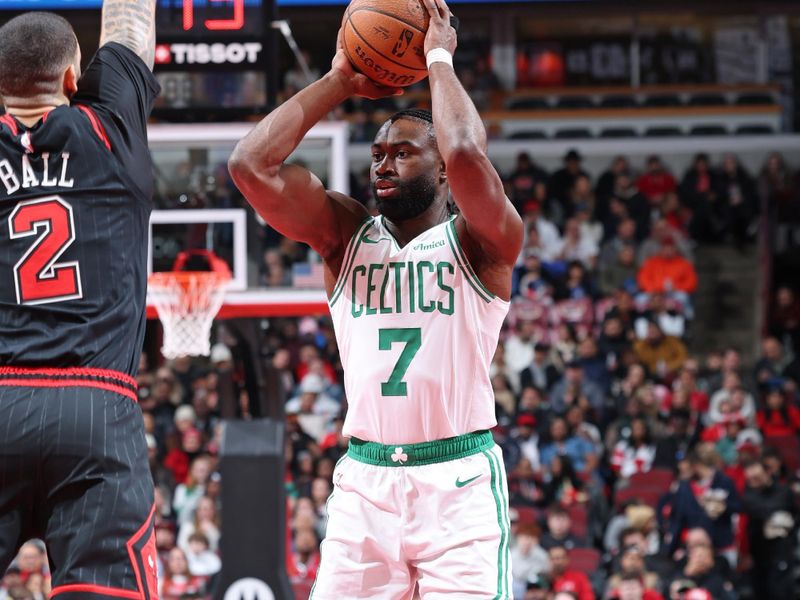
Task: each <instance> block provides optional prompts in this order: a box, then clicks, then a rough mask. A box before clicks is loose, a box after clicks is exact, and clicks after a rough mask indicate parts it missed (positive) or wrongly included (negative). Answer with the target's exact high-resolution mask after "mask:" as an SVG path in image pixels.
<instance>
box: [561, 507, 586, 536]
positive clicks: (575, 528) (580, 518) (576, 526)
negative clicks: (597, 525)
mask: <svg viewBox="0 0 800 600" xmlns="http://www.w3.org/2000/svg"><path fill="white" fill-rule="evenodd" d="M566 511H567V514H569V518H570V519H571V520H572V529H571V531H572V533H573V534H574V535H575V536H576V537H578V538H580V539H582V540H585V539H586V534H587V533H589V513H588V512H587V510H586V505H585V504H573V505H571V506H568V507H566Z"/></svg>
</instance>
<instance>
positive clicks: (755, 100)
mask: <svg viewBox="0 0 800 600" xmlns="http://www.w3.org/2000/svg"><path fill="white" fill-rule="evenodd" d="M735 104H738V105H739V106H762V105H764V104H775V98H774V97H773V96H772V95H771V94H739V95H738V96H737V97H736V101H735Z"/></svg>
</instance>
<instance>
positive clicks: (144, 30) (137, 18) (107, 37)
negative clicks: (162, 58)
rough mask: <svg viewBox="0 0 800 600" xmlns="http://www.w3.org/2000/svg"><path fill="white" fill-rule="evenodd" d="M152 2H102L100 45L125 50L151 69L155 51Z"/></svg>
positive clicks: (148, 0) (129, 0)
mask: <svg viewBox="0 0 800 600" xmlns="http://www.w3.org/2000/svg"><path fill="white" fill-rule="evenodd" d="M155 12H156V3H155V0H103V24H102V28H101V32H100V45H101V46H102V45H103V44H106V43H108V42H117V43H119V44H122V45H123V46H126V47H127V48H129V49H130V50H132V51H133V52H134V53H136V54H137V55H138V56H139V58H141V59H142V60H143V61H144V62H145V64H146V65H147V66H148V67H150V69H151V70H152V69H153V62H154V60H155V47H156V27H155Z"/></svg>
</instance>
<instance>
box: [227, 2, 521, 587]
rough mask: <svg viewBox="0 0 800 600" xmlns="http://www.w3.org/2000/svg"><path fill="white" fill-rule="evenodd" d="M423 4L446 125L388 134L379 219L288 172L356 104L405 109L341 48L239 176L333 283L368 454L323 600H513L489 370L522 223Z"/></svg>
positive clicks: (440, 14) (273, 117)
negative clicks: (353, 99)
mask: <svg viewBox="0 0 800 600" xmlns="http://www.w3.org/2000/svg"><path fill="white" fill-rule="evenodd" d="M423 1H424V2H425V3H427V4H426V6H427V9H428V11H429V12H430V16H431V20H430V28H429V30H428V32H427V34H426V37H425V53H426V55H427V58H428V61H429V67H428V70H429V76H430V88H431V103H432V115H431V113H428V112H426V111H420V110H408V111H403V112H400V113H398V114H396V115H394V116H393V117H392V118H391V119H389V121H387V122H386V123H385V124H384V125H383V126H382V127H381V129H380V131H379V132H378V134H377V136H376V138H375V141H374V143H373V145H372V167H371V180H372V188H373V192H374V195H375V201H376V204H377V207H378V211H379V212H380V215H379V216H377V217H374V218H371V217H370V216H369V215H368V213H367V211H366V209H364V208H363V207H362V206H361V205H360V204H359V203H358V202H356V201H355V200H353V199H352V198H348V197H346V196H344V195H342V194H339V193H336V192H332V191H326V190H325V189H324V188H323V186H322V184H321V183H320V182H319V180H318V179H317V178H316V177H314V176H313V175H312V174H311V173H309V172H308V171H307V170H305V169H303V168H301V167H299V166H296V165H290V164H284V160H285V159H286V157H288V156H289V155H290V154H291V152H292V151H293V150H294V149H295V147H296V146H297V144H298V143H299V142H300V140H301V139H302V138H303V136H304V134H305V133H306V132H307V131H308V130H309V129H310V128H311V127H312V126H313V125H314V123H316V122H317V121H319V120H320V119H322V118H324V117H325V115H327V114H328V112H330V111H331V109H333V108H334V107H335V106H336V105H337V104H339V103H340V102H342V101H344V100H345V99H346V98H348V97H349V96H352V95H360V96H365V97H368V98H377V97H380V96H385V95H390V94H394V93H396V92H397V90H393V89H386V88H381V87H378V86H376V85H375V84H373V83H371V82H370V81H369V80H368V79H367V78H366V77H364V76H363V75H361V74H358V73H355V72H354V71H353V68H352V67H351V65H350V63H349V62H348V60H347V58H346V55H345V54H344V51H343V50H342V48H341V42H340V46H339V49H338V51H337V53H336V56H335V57H334V59H333V63H332V68H331V70H330V71H329V72H328V73H327V74H326V75H325V76H324V77H323V78H322V79H321V80H319V81H317V82H315V83H313V84H311V85H310V86H308V87H307V88H305V89H304V90H302V91H300V92H299V93H298V94H297V95H295V96H293V97H292V98H291V99H290V100H288V101H287V102H285V103H284V104H283V105H281V106H280V107H279V108H277V109H276V110H275V111H273V112H272V113H271V114H270V115H269V116H267V117H266V118H265V119H264V120H263V121H262V122H261V123H259V125H258V126H257V127H256V128H255V129H254V130H253V131H252V132H251V133H250V134H248V136H247V137H245V138H244V139H243V140H241V141H240V142H239V144H238V145H237V147H236V149H235V150H234V153H233V156H232V157H231V159H230V168H231V173H232V175H233V177H234V179H235V181H236V183H237V185H238V186H239V187H240V189H241V190H242V191H243V192H244V194H245V195H246V196H247V198H248V199H249V201H250V202H251V203H252V205H253V206H254V207H255V208H256V209H257V210H258V211H259V213H260V214H261V215H262V216H263V217H264V218H265V219H266V220H267V221H268V222H269V224H270V225H271V226H273V227H275V228H276V229H278V230H279V231H280V232H282V233H283V234H285V235H287V236H288V237H291V238H293V239H295V240H300V241H302V242H305V243H308V244H310V245H311V246H312V247H313V248H314V249H315V250H316V251H317V252H319V253H320V255H321V256H322V258H323V260H324V262H325V266H326V271H325V275H326V288H327V293H328V301H329V305H330V310H331V314H332V316H333V322H334V326H335V329H336V338H337V340H338V344H339V350H340V352H341V358H342V363H343V364H344V368H345V387H346V392H347V400H348V404H349V411H348V413H347V417H346V421H345V425H344V433H345V434H346V435H348V436H351V438H350V445H349V450H348V453H347V455H346V456H345V457H344V458H343V459H342V460H341V461H340V462H339V463H338V465H337V467H336V470H335V473H334V476H333V483H334V492H333V494H332V496H331V498H330V500H329V503H328V512H329V515H330V521H329V524H328V530H327V536H326V538H325V541H324V542H323V543H322V563H321V566H320V571H319V574H318V577H317V581H316V584H315V587H314V589H313V592H312V596H311V597H312V598H313V599H314V600H340V599H342V598H380V599H382V600H394V599H398V600H400V599H403V600H404V599H410V598H411V597H412V594H413V592H414V588H415V586H419V592H420V594H421V596H422V597H423V598H425V599H426V600H436V599H437V598H453V599H455V598H458V599H465V598H476V599H477V598H481V599H489V598H496V599H509V598H511V591H510V590H511V585H510V580H511V579H510V578H511V575H510V573H511V571H510V565H509V552H508V537H509V519H508V502H507V499H508V495H507V491H506V481H505V471H504V466H503V460H502V456H501V453H500V450H499V448H498V447H497V446H495V445H494V443H493V441H492V436H491V434H490V433H489V432H488V431H487V430H488V429H490V428H491V427H493V426H494V425H495V417H494V399H493V394H492V388H491V384H490V381H489V363H490V360H491V357H492V355H493V353H494V351H495V348H496V346H497V339H498V335H499V332H500V326H501V324H502V322H503V319H504V317H505V315H506V313H507V310H508V306H509V303H508V300H509V296H510V292H511V270H512V267H513V265H514V262H515V260H516V258H517V256H518V255H519V252H520V247H521V243H522V223H521V221H520V218H519V217H518V216H517V213H516V211H515V210H514V208H513V206H512V205H511V203H510V202H509V200H508V199H507V198H506V197H505V195H504V193H503V186H502V183H501V181H500V178H499V177H498V175H497V173H496V172H495V170H494V168H493V167H492V164H491V163H490V162H489V159H488V158H487V156H486V133H485V131H484V127H483V124H482V122H481V119H480V117H479V115H478V113H477V111H476V109H475V107H474V105H473V104H472V102H471V101H470V98H469V96H468V95H467V93H466V92H465V91H464V88H463V87H462V86H461V84H460V83H459V81H458V79H457V77H456V75H455V72H454V70H453V67H452V58H451V57H452V53H453V51H454V50H455V48H456V32H455V30H454V29H453V28H452V27H451V26H450V22H449V18H448V17H449V11H448V9H447V6H446V5H445V4H444V2H442V0H423ZM434 2H435V3H434ZM340 40H341V32H340ZM451 197H452V200H453V201H454V202H455V204H456V206H457V207H458V214H457V216H456V215H453V214H451V212H450V210H449V208H448V207H449V204H448V200H449V199H450V198H451Z"/></svg>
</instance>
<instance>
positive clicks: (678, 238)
mask: <svg viewBox="0 0 800 600" xmlns="http://www.w3.org/2000/svg"><path fill="white" fill-rule="evenodd" d="M667 240H671V241H672V242H674V244H675V247H676V248H677V249H678V253H679V254H680V255H681V256H683V257H684V258H685V259H686V260H688V261H691V260H692V247H691V244H690V243H689V240H687V239H686V238H685V237H684V236H683V235H682V234H681V232H680V231H678V230H677V229H675V228H674V227H673V226H672V225H670V224H669V222H668V221H667V220H666V219H660V218H659V219H658V220H656V221H654V222H653V226H652V228H651V230H650V236H649V237H648V238H647V239H645V240H644V241H643V242H642V243H641V245H640V246H639V257H638V258H639V264H644V263H645V261H647V259H648V258H650V257H653V256H658V255H659V254H660V253H661V250H662V248H663V246H664V242H665V241H667Z"/></svg>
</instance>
